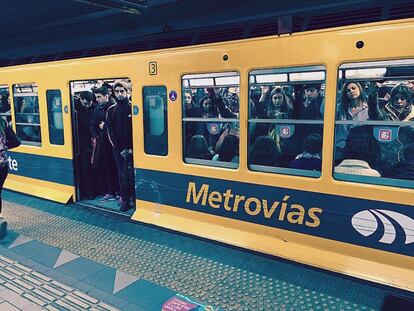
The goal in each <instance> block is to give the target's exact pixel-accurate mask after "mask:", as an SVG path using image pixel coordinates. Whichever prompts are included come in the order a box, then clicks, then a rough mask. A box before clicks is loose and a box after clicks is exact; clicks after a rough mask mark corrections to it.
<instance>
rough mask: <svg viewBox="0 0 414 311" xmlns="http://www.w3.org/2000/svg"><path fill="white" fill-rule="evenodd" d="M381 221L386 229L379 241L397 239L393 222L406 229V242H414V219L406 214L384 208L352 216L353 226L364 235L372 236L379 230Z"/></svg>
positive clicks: (384, 241)
mask: <svg viewBox="0 0 414 311" xmlns="http://www.w3.org/2000/svg"><path fill="white" fill-rule="evenodd" d="M379 222H380V223H382V226H383V231H384V233H383V235H382V237H381V239H380V240H379V242H381V243H386V244H392V243H393V242H394V241H395V238H396V236H397V231H396V229H395V225H394V224H393V222H394V223H396V224H398V225H399V226H400V227H401V228H402V230H403V231H404V233H405V242H404V244H410V243H413V242H414V219H412V218H410V217H408V216H406V215H403V214H400V213H397V212H393V211H387V210H383V209H370V210H365V211H361V212H359V213H357V214H355V215H354V216H353V217H352V226H353V227H354V229H355V230H356V231H358V232H359V233H360V234H362V235H363V236H370V235H371V234H373V233H375V232H376V231H377V230H379V228H378V227H379ZM401 233H402V232H401Z"/></svg>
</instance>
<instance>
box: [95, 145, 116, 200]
mask: <svg viewBox="0 0 414 311" xmlns="http://www.w3.org/2000/svg"><path fill="white" fill-rule="evenodd" d="M102 144H103V146H102V151H103V154H102V161H101V163H100V165H98V167H95V168H94V172H95V178H96V182H95V186H96V190H97V191H98V192H102V193H103V194H112V195H115V193H116V192H117V191H118V190H119V186H118V172H117V168H116V165H115V159H114V154H113V152H112V145H111V144H110V142H109V140H108V139H104V140H102Z"/></svg>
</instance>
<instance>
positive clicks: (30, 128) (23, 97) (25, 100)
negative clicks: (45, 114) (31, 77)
mask: <svg viewBox="0 0 414 311" xmlns="http://www.w3.org/2000/svg"><path fill="white" fill-rule="evenodd" d="M37 95H38V90H37V85H36V83H25V84H14V85H13V102H14V115H15V120H16V134H17V135H18V136H19V137H20V139H21V141H22V144H25V145H33V146H40V145H41V135H40V133H41V132H40V114H39V98H38V96H37Z"/></svg>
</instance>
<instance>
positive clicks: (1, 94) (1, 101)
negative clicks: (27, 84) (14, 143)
mask: <svg viewBox="0 0 414 311" xmlns="http://www.w3.org/2000/svg"><path fill="white" fill-rule="evenodd" d="M0 116H1V117H3V118H4V119H5V120H6V121H7V122H11V110H10V90H9V86H8V85H0Z"/></svg>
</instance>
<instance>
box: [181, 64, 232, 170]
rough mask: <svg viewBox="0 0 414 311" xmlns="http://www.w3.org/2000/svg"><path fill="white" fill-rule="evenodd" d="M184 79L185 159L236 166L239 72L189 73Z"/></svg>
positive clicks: (201, 162)
mask: <svg viewBox="0 0 414 311" xmlns="http://www.w3.org/2000/svg"><path fill="white" fill-rule="evenodd" d="M182 83H183V88H182V95H183V117H184V118H183V132H184V133H183V135H184V144H185V145H184V160H185V162H187V163H192V164H201V165H210V166H220V167H227V168H237V167H238V163H239V95H240V89H239V87H240V75H239V73H237V72H225V73H211V74H193V75H186V76H183V80H182Z"/></svg>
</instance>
